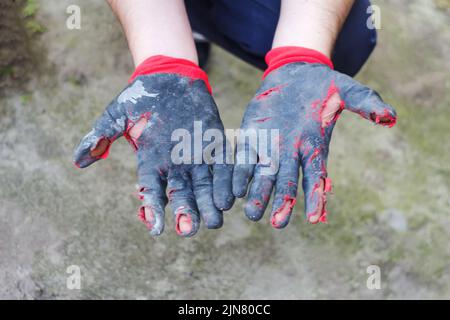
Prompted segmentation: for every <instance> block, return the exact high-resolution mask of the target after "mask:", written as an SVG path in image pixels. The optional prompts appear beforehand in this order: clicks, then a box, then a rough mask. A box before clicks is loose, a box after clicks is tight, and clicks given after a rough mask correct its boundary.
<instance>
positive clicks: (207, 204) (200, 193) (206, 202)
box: [191, 165, 223, 229]
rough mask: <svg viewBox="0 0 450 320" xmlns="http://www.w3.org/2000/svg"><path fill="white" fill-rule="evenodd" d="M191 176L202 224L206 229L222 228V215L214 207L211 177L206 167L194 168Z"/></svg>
mask: <svg viewBox="0 0 450 320" xmlns="http://www.w3.org/2000/svg"><path fill="white" fill-rule="evenodd" d="M191 175H192V186H193V189H194V195H195V199H196V202H197V208H198V210H199V211H200V215H201V216H202V218H203V222H204V223H205V225H206V227H207V228H208V229H218V228H220V227H222V225H223V214H222V212H221V211H220V210H218V209H217V208H216V206H215V205H214V200H213V177H212V174H211V172H210V171H209V167H208V165H198V166H194V167H193V169H192V171H191Z"/></svg>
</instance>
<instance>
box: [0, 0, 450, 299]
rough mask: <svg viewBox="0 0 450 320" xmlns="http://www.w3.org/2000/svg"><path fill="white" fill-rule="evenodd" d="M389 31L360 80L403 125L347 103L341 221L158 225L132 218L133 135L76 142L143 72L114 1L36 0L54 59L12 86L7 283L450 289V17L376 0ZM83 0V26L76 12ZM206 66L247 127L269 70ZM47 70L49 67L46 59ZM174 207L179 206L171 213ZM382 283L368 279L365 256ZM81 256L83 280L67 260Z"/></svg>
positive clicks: (335, 201)
mask: <svg viewBox="0 0 450 320" xmlns="http://www.w3.org/2000/svg"><path fill="white" fill-rule="evenodd" d="M375 2H376V3H377V4H379V5H380V7H381V8H382V28H383V29H382V30H381V31H380V39H379V40H380V44H379V46H378V48H377V50H376V52H375V54H374V55H373V57H372V59H371V60H370V62H369V63H368V64H367V65H366V66H365V68H364V70H363V71H362V72H361V73H360V75H359V76H358V79H359V80H360V81H362V82H365V83H367V84H368V85H370V86H372V87H373V88H374V89H377V90H378V91H380V93H381V94H382V95H383V96H384V97H385V100H387V101H388V102H390V103H392V104H393V105H394V106H395V107H396V108H397V111H398V114H399V123H398V125H397V126H396V127H394V128H393V129H390V130H389V129H384V128H380V127H375V126H373V125H371V124H370V123H368V122H366V121H364V120H362V119H359V118H358V117H357V116H355V115H353V114H349V113H345V114H344V115H343V116H342V117H341V119H340V120H339V122H338V124H337V126H336V128H335V131H334V138H333V141H332V143H331V154H330V159H329V173H330V176H331V177H332V178H333V181H334V187H335V188H334V195H333V196H332V197H331V199H330V206H329V209H330V214H329V223H328V224H327V225H321V226H311V225H307V224H306V223H305V220H304V218H303V213H302V206H303V201H300V202H299V203H300V205H298V206H297V208H296V211H295V216H294V217H293V219H292V221H291V224H290V225H289V226H288V228H287V229H285V230H282V231H280V230H274V229H272V228H271V227H270V225H269V223H268V221H267V219H263V220H262V221H261V222H259V223H253V222H250V221H247V220H246V219H245V218H244V214H243V211H242V204H243V202H241V201H238V202H237V203H236V205H235V206H234V208H233V209H232V210H231V211H230V212H228V213H227V214H226V216H225V225H224V227H223V228H222V229H221V230H205V229H202V230H201V231H200V232H199V234H198V235H197V236H195V237H194V238H192V239H182V238H179V237H178V236H176V234H175V232H173V231H172V230H171V228H170V226H171V225H172V224H171V221H167V224H168V228H167V229H166V232H165V233H164V235H162V236H161V237H159V238H156V239H154V238H150V237H149V236H148V234H147V232H146V230H145V226H144V225H143V224H142V223H140V221H139V220H138V219H137V217H136V209H137V207H138V205H139V201H138V200H137V199H135V197H134V196H133V193H134V191H135V183H136V173H135V163H136V161H135V158H134V154H133V152H132V150H131V148H130V147H129V146H128V145H127V143H126V142H125V141H124V140H121V141H118V142H117V143H115V144H114V145H113V147H112V150H111V155H110V158H109V159H107V160H106V161H102V162H99V163H96V164H95V165H93V166H92V167H90V168H88V169H85V170H80V169H78V168H76V167H75V166H73V165H72V163H71V157H72V151H73V148H74V147H75V145H76V144H77V143H78V141H79V139H80V138H81V137H82V136H83V135H84V134H86V133H87V132H88V131H89V130H90V126H91V124H92V123H93V121H94V119H95V117H96V116H98V115H99V114H100V113H101V112H102V110H103V109H104V107H105V106H106V105H107V104H108V103H109V102H110V100H111V99H112V98H113V97H114V96H115V95H116V94H117V93H118V92H119V91H120V90H121V89H122V88H123V87H124V85H125V84H126V82H127V79H128V76H129V75H130V74H131V72H132V65H131V58H130V55H129V52H128V50H127V46H126V42H125V39H124V37H123V35H122V32H121V30H120V26H119V24H118V23H117V22H116V20H115V18H114V16H113V14H112V13H111V12H110V10H109V9H108V7H107V5H106V4H105V3H104V2H103V1H87V0H86V1H81V0H76V1H74V0H71V1H66V0H64V1H42V0H40V1H39V5H40V9H39V12H38V15H37V19H38V21H40V23H42V24H43V25H44V26H45V28H46V32H45V33H43V34H42V36H40V37H39V39H38V41H36V44H35V45H36V47H37V48H40V50H41V52H42V53H44V54H43V56H45V57H46V58H45V59H43V60H40V61H39V68H36V71H34V70H33V72H32V74H31V82H30V83H29V84H28V88H27V90H25V91H20V92H18V91H17V92H13V91H9V92H8V94H7V96H2V97H1V100H0V298H13V299H19V298H27V299H76V298H89V299H95V298H100V299H104V298H129V299H141V298H148V299H159V298H169V299H175V298H192V299H196V298H212V299H216V298H262V299H265V298H278V299H284V298H332V299H343V298H368V299H375V298H387V299H397V298H450V281H449V271H450V247H449V244H448V239H449V231H450V215H449V213H450V209H449V184H450V166H449V159H450V130H449V129H450V125H449V122H448V121H449V119H450V114H449V113H450V108H449V104H450V79H449V75H450V60H449V59H448V54H449V52H450V23H449V22H450V16H449V11H448V10H446V9H445V1H439V5H440V9H438V8H437V7H435V6H434V4H433V2H432V1H430V0H428V1H426V0H413V1H406V0H396V1H387V0H383V1H381V0H380V1H375ZM69 4H78V5H80V7H81V10H82V29H81V30H68V29H67V28H66V27H65V19H66V17H67V15H66V13H65V10H66V7H67V6H68V5H69ZM210 66H211V67H210V78H211V82H212V84H213V87H214V95H215V97H216V102H217V104H218V105H219V108H220V111H221V114H222V117H223V119H224V122H225V127H228V128H236V127H238V126H239V123H240V120H241V117H242V114H243V110H244V107H245V105H246V103H247V102H248V101H249V99H250V98H251V97H252V96H253V94H254V91H255V90H256V88H257V86H258V84H259V80H260V76H261V73H260V72H259V71H256V70H254V69H253V68H251V67H249V66H247V65H245V64H244V63H242V62H240V61H238V60H236V59H235V58H233V57H231V56H230V55H228V54H227V53H225V52H223V51H222V50H220V49H218V48H214V50H213V55H212V61H211V65H210ZM38 70H39V71H38ZM167 216H169V217H170V215H167ZM373 264H375V265H378V266H380V268H381V272H382V281H381V286H382V289H381V290H368V289H367V287H366V280H367V277H368V275H367V273H366V268H367V267H368V266H369V265H373ZM70 265H78V266H80V268H81V274H82V282H81V286H82V288H81V290H69V289H67V287H66V279H67V276H68V274H67V273H66V268H67V267H68V266H70Z"/></svg>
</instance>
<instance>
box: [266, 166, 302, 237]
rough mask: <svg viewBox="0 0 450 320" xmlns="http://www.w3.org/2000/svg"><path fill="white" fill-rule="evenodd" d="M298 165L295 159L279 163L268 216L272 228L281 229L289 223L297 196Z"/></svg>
mask: <svg viewBox="0 0 450 320" xmlns="http://www.w3.org/2000/svg"><path fill="white" fill-rule="evenodd" d="M299 167H300V163H299V161H298V160H297V159H289V160H287V161H284V162H282V163H281V165H280V169H279V171H278V175H277V182H276V187H275V196H274V199H273V205H272V213H271V216H270V222H271V224H272V226H273V227H274V228H277V229H281V228H284V227H286V226H287V224H288V223H289V220H290V217H291V214H292V208H293V207H294V205H295V202H296V198H297V188H298V176H299Z"/></svg>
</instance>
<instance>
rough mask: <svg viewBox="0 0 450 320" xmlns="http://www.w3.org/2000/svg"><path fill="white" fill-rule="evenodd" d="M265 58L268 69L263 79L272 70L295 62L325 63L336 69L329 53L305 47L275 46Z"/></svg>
mask: <svg viewBox="0 0 450 320" xmlns="http://www.w3.org/2000/svg"><path fill="white" fill-rule="evenodd" d="M265 59H266V63H267V69H266V71H265V72H264V75H263V79H264V78H265V77H267V76H268V75H269V73H271V72H272V71H274V70H276V69H278V68H281V67H282V66H284V65H286V64H289V63H294V62H304V63H314V64H323V65H325V66H328V67H329V68H331V69H334V65H333V62H332V61H331V59H330V58H329V57H327V55H325V54H323V53H322V52H320V51H317V50H314V49H310V48H305V47H297V46H283V47H277V48H273V49H272V50H270V51H269V52H268V53H267V54H266V58H265Z"/></svg>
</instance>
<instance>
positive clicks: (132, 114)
mask: <svg viewBox="0 0 450 320" xmlns="http://www.w3.org/2000/svg"><path fill="white" fill-rule="evenodd" d="M197 121H198V122H197ZM194 122H195V124H194ZM194 127H195V130H194ZM177 129H178V131H175V130H177ZM180 129H181V131H180ZM207 129H216V131H217V130H218V132H220V133H221V134H222V135H223V125H222V121H221V119H220V116H219V113H218V110H217V107H216V104H215V103H214V100H213V98H212V97H211V88H210V86H209V83H208V77H207V75H206V74H205V73H204V72H203V71H202V70H201V69H200V68H199V67H198V66H197V65H195V64H194V63H192V62H190V61H187V60H184V59H175V58H170V57H166V56H153V57H150V58H148V59H147V60H145V61H144V62H143V63H142V64H141V65H139V66H138V67H137V69H136V71H135V72H134V74H133V76H132V77H131V79H130V85H129V86H128V87H127V88H125V90H123V91H122V92H121V93H120V94H119V95H118V96H117V97H116V98H115V99H114V100H113V101H112V102H111V103H110V105H109V106H108V107H107V108H106V110H105V112H104V113H103V114H102V115H101V116H100V118H99V119H98V120H97V121H96V122H95V125H94V128H93V129H92V131H91V132H89V133H88V134H87V135H86V136H85V137H84V138H83V139H82V140H81V142H80V144H79V146H78V147H77V149H76V150H75V155H74V163H75V164H76V165H77V166H78V167H80V168H84V167H87V166H89V165H90V164H92V163H94V162H95V161H97V160H99V159H102V158H106V157H107V155H108V150H109V147H110V145H111V143H112V142H114V141H115V140H116V139H117V138H119V137H120V136H122V135H123V136H125V138H126V139H127V140H128V141H129V142H130V144H131V145H132V147H133V148H134V150H135V151H136V155H137V160H138V170H137V172H138V179H139V188H140V189H139V197H140V198H141V200H142V201H143V205H142V207H140V209H139V217H140V218H141V219H142V221H143V222H144V223H145V224H146V226H147V227H148V229H149V231H150V234H151V235H159V234H161V233H162V232H163V228H164V208H165V205H166V204H167V198H168V199H169V202H170V205H171V208H172V211H173V213H174V219H175V229H176V231H177V233H178V234H179V235H182V236H192V235H194V234H195V233H196V232H197V230H198V228H199V224H200V215H201V217H202V219H203V221H204V224H205V225H206V227H208V228H211V229H213V228H220V227H221V226H222V223H223V218H222V210H227V209H229V208H230V207H231V206H232V204H233V201H234V197H233V194H232V191H231V181H232V167H231V166H230V165H225V164H219V163H217V164H214V163H211V161H213V160H214V158H213V157H210V158H208V159H204V158H203V156H202V150H203V148H204V147H205V143H204V142H202V137H203V133H204V132H205V131H206V130H207ZM174 131H175V133H177V132H178V133H180V132H181V133H180V134H177V135H175V139H172V134H173V133H174ZM183 135H184V136H185V138H184V139H183V138H182V137H183ZM194 135H195V139H197V141H196V142H198V139H200V145H199V144H198V143H197V144H195V143H196V142H194ZM172 140H175V141H172ZM216 142H217V143H218V144H219V143H220V141H219V140H217V141H216ZM180 143H182V146H183V145H184V146H187V147H186V148H185V149H181V150H180V148H177V147H175V146H178V147H180ZM208 144H209V143H208ZM174 147H175V148H174ZM198 147H200V150H198ZM172 150H174V154H175V156H176V157H174V158H173V157H172ZM223 150H224V152H225V150H226V149H225V148H223ZM194 151H196V153H194ZM199 152H200V153H199ZM198 155H200V157H198ZM213 155H214V154H213ZM175 158H176V159H177V160H176V161H174V159H175ZM183 159H184V160H183ZM206 160H208V162H207V161H206ZM181 162H183V163H181ZM222 163H224V162H222ZM209 164H211V165H212V168H210V165H209ZM210 169H212V170H210ZM117 183H120V181H117ZM166 188H167V196H166Z"/></svg>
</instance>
